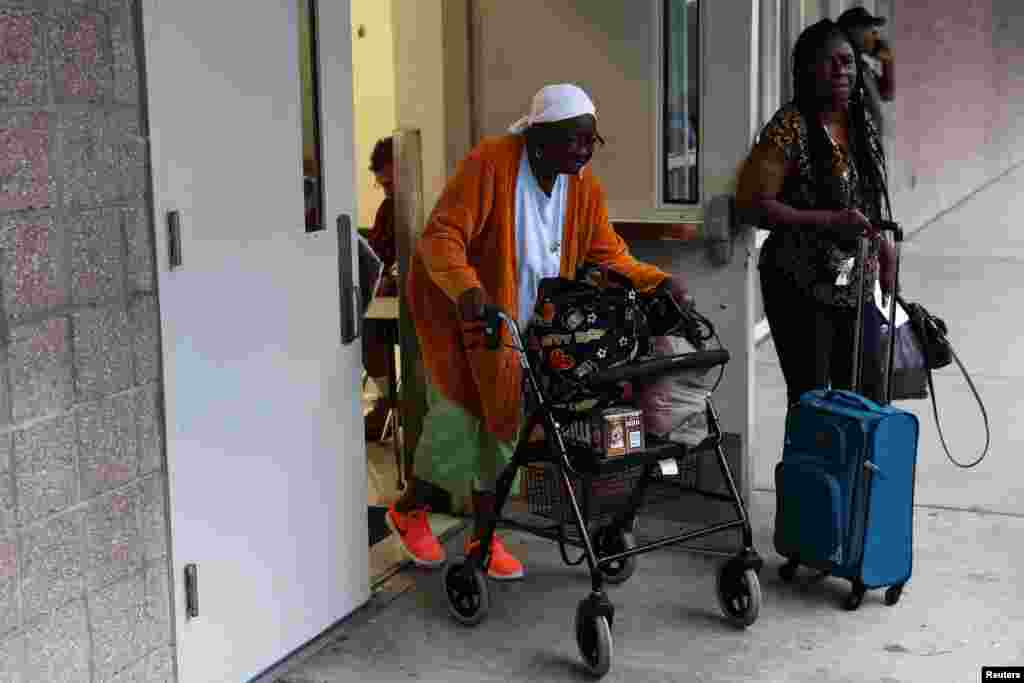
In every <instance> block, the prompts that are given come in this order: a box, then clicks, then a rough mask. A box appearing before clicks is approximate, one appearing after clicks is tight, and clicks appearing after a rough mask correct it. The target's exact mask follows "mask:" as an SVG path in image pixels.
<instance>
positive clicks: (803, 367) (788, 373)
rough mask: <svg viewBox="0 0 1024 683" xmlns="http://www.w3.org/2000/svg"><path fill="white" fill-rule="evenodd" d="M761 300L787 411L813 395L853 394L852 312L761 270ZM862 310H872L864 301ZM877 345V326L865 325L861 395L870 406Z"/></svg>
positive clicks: (877, 382)
mask: <svg viewBox="0 0 1024 683" xmlns="http://www.w3.org/2000/svg"><path fill="white" fill-rule="evenodd" d="M761 296H762V299H763V301H764V312H765V317H767V318H768V325H769V326H770V327H771V331H772V341H773V342H774V343H775V350H776V352H777V353H778V356H779V364H780V365H781V366H782V375H783V377H784V378H785V379H786V395H787V399H788V404H787V405H790V406H791V405H793V404H795V403H797V402H798V401H799V400H800V396H801V395H802V394H803V393H804V392H806V391H810V390H812V389H824V388H826V387H829V386H831V387H832V388H833V389H850V388H852V385H853V381H852V380H853V343H854V333H855V332H856V326H857V315H856V311H855V310H854V309H852V308H840V307H837V306H828V305H826V304H822V303H820V302H818V301H816V300H815V299H813V298H811V297H810V295H808V294H805V293H804V292H803V291H801V290H800V289H798V288H797V287H796V286H795V285H794V284H792V281H790V280H789V279H788V278H786V277H785V276H784V275H782V274H781V273H778V272H776V271H773V270H771V269H767V268H763V269H761ZM867 306H874V304H873V303H872V302H871V301H870V300H869V301H868V302H866V305H865V308H867ZM869 320H872V321H878V320H879V319H878V318H877V317H871V318H869ZM880 341H881V340H880V331H879V329H878V325H877V324H874V325H873V324H871V323H870V322H869V324H868V325H867V326H866V327H865V330H864V341H863V351H864V353H862V354H861V368H862V369H861V387H860V393H861V395H863V396H866V397H868V398H870V399H872V400H875V401H877V400H879V399H880V398H881V394H882V383H881V379H882V375H881V363H880V362H879V353H878V352H877V351H878V348H879V347H880Z"/></svg>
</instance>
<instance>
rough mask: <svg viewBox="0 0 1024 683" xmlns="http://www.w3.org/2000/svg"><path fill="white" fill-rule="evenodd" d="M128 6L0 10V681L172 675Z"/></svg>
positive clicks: (48, 1)
mask: <svg viewBox="0 0 1024 683" xmlns="http://www.w3.org/2000/svg"><path fill="white" fill-rule="evenodd" d="M139 36H140V31H139V18H138V7H137V3H136V0H0V683H29V682H32V683H37V682H38V683H42V682H44V681H45V682H47V683H51V682H52V683H57V682H65V681H66V682H68V683H72V682H79V681H84V682H89V683H106V682H114V681H117V682H118V683H127V682H129V681H132V682H135V681H147V682H149V681H157V682H162V681H172V680H173V679H174V674H173V664H172V663H173V651H172V647H171V642H172V628H171V623H172V622H171V607H170V605H171V601H170V594H171V589H170V582H169V576H170V574H169V563H168V529H167V523H166V493H165V487H166V478H165V458H164V452H163V436H162V433H161V425H162V418H161V417H160V414H161V413H160V406H161V405H162V398H161V393H160V381H159V380H160V372H159V370H160V365H159V346H158V344H159V336H158V335H159V327H158V325H159V318H158V312H157V299H156V281H155V268H154V254H153V243H152V225H151V222H150V216H151V213H150V209H149V206H150V204H149V201H148V174H147V166H146V164H147V159H146V142H145V135H146V132H145V127H144V126H145V124H144V120H143V110H142V108H141V102H142V100H141V95H142V93H141V91H140V79H139V57H140V52H141V49H140V46H139V45H140V43H139Z"/></svg>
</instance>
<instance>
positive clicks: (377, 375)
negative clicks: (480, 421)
mask: <svg viewBox="0 0 1024 683" xmlns="http://www.w3.org/2000/svg"><path fill="white" fill-rule="evenodd" d="M370 172H371V173H373V175H374V177H375V178H376V179H377V184H378V185H379V186H380V188H381V189H382V190H384V201H382V202H381V203H380V206H379V207H378V208H377V215H376V216H375V218H374V221H373V228H372V229H371V230H370V233H369V235H367V241H368V242H369V243H370V247H371V248H372V249H373V251H374V253H375V254H377V258H379V259H380V260H381V262H382V263H383V264H384V274H383V276H382V277H381V282H380V286H379V287H378V289H377V294H378V295H379V296H398V279H397V278H398V272H397V258H398V257H397V253H396V245H395V164H394V154H393V151H392V138H390V137H388V138H384V139H383V140H378V141H377V144H376V145H374V148H373V153H372V154H371V155H370ZM391 324H394V323H393V322H392V321H390V320H373V319H369V318H367V319H366V320H364V321H363V369H365V370H366V374H367V375H369V376H370V378H371V379H372V380H373V383H374V384H375V385H376V387H377V400H376V401H375V402H374V404H373V408H372V409H371V410H370V412H369V413H367V414H366V417H365V418H364V429H365V432H366V440H367V441H379V440H380V439H381V437H382V436H383V432H384V426H385V424H386V422H387V416H388V403H389V400H390V391H391V387H390V385H389V383H388V363H389V361H390V358H389V357H388V354H393V353H394V352H395V350H394V347H393V346H392V345H391V341H390V337H389V335H388V329H387V327H386V326H387V325H391Z"/></svg>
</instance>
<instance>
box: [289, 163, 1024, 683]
mask: <svg viewBox="0 0 1024 683" xmlns="http://www.w3.org/2000/svg"><path fill="white" fill-rule="evenodd" d="M1021 190H1024V168H1018V169H1016V170H1015V171H1013V172H1010V173H1008V174H1007V175H1005V176H1003V177H1002V178H1000V179H998V180H997V181H996V182H994V183H992V184H991V185H989V186H988V187H986V188H984V189H982V190H981V191H979V192H977V193H975V194H974V195H972V196H971V197H970V198H969V199H968V200H967V201H964V202H962V203H961V204H960V205H958V206H957V207H955V208H954V209H953V210H951V211H949V212H947V213H946V214H944V215H943V216H941V217H940V218H938V219H937V220H935V221H934V222H933V223H931V224H930V225H928V226H926V228H925V229H923V230H921V231H919V232H918V233H916V234H914V235H912V236H911V237H910V239H909V241H908V243H907V244H906V248H905V259H904V265H903V280H902V281H903V283H904V293H905V295H906V296H907V298H908V299H910V300H913V301H919V302H921V303H923V304H924V305H925V306H926V307H928V308H929V310H931V311H932V312H934V313H936V314H938V315H940V316H941V317H943V318H944V319H946V321H947V323H948V324H949V327H950V338H951V339H952V341H953V343H954V345H955V347H956V349H957V351H958V353H959V354H960V356H961V358H962V359H963V361H964V362H965V364H966V365H967V367H968V368H969V369H970V370H971V372H972V374H973V376H974V378H975V381H976V383H977V384H978V388H979V390H980V391H981V394H982V398H983V399H984V400H985V404H986V407H987V408H988V412H989V418H990V421H991V425H992V450H991V452H990V454H989V456H988V458H987V459H986V460H985V461H984V462H983V463H982V464H981V465H979V466H978V467H976V468H974V469H971V470H961V469H959V468H956V467H954V466H953V465H952V464H951V463H949V462H948V461H947V460H946V457H945V454H944V453H943V452H942V450H941V446H940V445H939V442H938V433H937V430H936V425H935V421H934V419H933V418H932V416H931V405H930V403H926V402H923V401H915V402H906V403H904V404H901V407H904V408H907V409H910V410H912V411H914V412H915V413H917V414H918V416H919V417H920V418H921V444H920V452H919V456H918V468H917V482H916V489H915V501H916V502H917V504H918V507H917V508H916V513H915V539H914V574H913V577H912V579H911V581H910V583H909V584H908V585H907V588H906V590H905V592H904V594H903V598H902V599H901V601H900V603H899V604H898V605H896V606H894V607H886V606H885V605H884V604H883V603H882V591H872V592H870V593H868V596H867V597H866V598H865V600H864V604H863V606H862V607H861V608H860V610H858V611H857V612H852V613H851V612H845V611H844V610H842V609H841V607H840V606H839V602H840V600H841V599H842V598H843V597H844V596H845V595H846V593H847V591H848V590H849V584H848V583H847V582H845V581H841V580H837V579H831V578H829V579H825V580H823V581H813V580H812V578H811V576H809V575H808V574H803V575H802V578H803V580H802V581H798V582H797V583H796V584H793V585H787V584H783V583H782V582H781V581H780V580H779V579H778V576H777V569H778V566H779V565H780V564H781V558H779V557H778V556H777V555H775V553H774V551H773V548H772V544H771V530H772V528H773V517H774V493H773V492H772V491H771V486H772V483H773V482H772V476H771V473H772V468H773V466H774V464H775V463H776V462H777V461H778V458H779V454H780V451H781V444H782V427H783V414H782V407H783V406H784V405H785V401H784V400H783V399H782V397H783V396H784V385H783V383H782V377H781V373H779V370H778V360H777V358H776V357H775V354H774V349H773V348H772V346H771V344H766V345H765V346H763V347H762V348H761V349H760V350H759V354H758V373H757V405H758V413H759V419H758V433H757V436H756V439H755V443H754V472H753V477H754V486H755V489H756V490H755V493H754V499H753V501H752V506H751V518H752V519H753V520H754V525H755V532H756V539H757V547H758V550H759V551H760V552H761V554H762V555H763V556H764V558H765V560H766V564H765V568H764V571H763V572H762V573H761V584H762V590H763V593H764V605H763V607H762V610H761V616H760V619H759V620H758V622H757V623H756V624H754V625H753V626H752V627H751V628H750V629H749V630H747V631H744V632H740V631H736V630H734V629H732V628H730V627H729V626H727V625H726V624H725V622H724V621H723V619H722V617H721V614H720V612H719V610H718V607H717V605H716V602H715V597H714V568H715V565H716V563H717V562H718V560H716V559H712V558H709V557H707V556H700V555H694V554H691V553H686V552H682V551H678V550H663V551H659V552H656V553H652V554H649V555H645V556H643V557H641V558H640V567H639V569H638V570H637V573H636V574H635V575H634V576H633V578H632V579H630V581H629V582H627V583H626V584H624V585H622V586H619V587H612V588H611V589H610V596H611V598H612V600H613V602H614V604H615V606H616V609H617V612H616V620H615V625H614V628H613V639H614V652H615V654H614V659H613V663H612V670H611V672H610V673H609V674H608V676H606V677H605V679H604V680H606V681H623V682H625V681H628V682H630V683H634V682H638V681H723V682H727V681H737V682H738V681H744V682H746V681H764V682H794V683H795V682H803V681H822V682H830V683H839V682H844V683H863V682H866V681H880V682H885V683H897V682H904V683H924V682H926V681H942V682H943V683H947V682H949V683H973V682H976V681H979V680H981V667H982V666H993V665H996V666H999V665H1016V666H1024V587H1022V579H1024V575H1022V574H1024V570H1022V566H1024V459H1022V458H1021V457H1020V456H1019V454H1020V451H1021V448H1020V446H1021V442H1022V441H1024V436H1022V434H1021V432H1020V428H1019V427H1017V426H1016V420H1015V417H1016V410H1017V404H1018V400H1017V397H1019V396H1021V395H1024V353H1022V349H1024V347H1022V344H1024V342H1022V340H1024V317H1022V316H1020V315H1019V314H1016V313H1015V312H1012V309H1013V308H1015V304H1016V302H1017V301H1018V300H1019V299H1020V298H1021V297H1020V294H1021V293H1022V292H1024V285H1022V284H1021V283H1022V282H1024V237H1022V236H1021V235H1022V233H1021V232H1020V231H1019V229H1018V225H1017V223H1018V220H1017V217H1018V216H1021V215H1024V192H1022V191H1021ZM957 372H958V371H957V370H956V369H955V368H947V369H945V370H943V371H941V372H939V373H937V374H936V378H935V379H936V388H937V395H938V402H939V410H940V416H941V418H942V423H943V429H944V431H945V433H946V437H947V440H948V441H949V443H950V446H951V448H953V449H954V455H955V456H956V457H957V458H958V459H959V460H961V461H969V460H971V459H973V457H974V456H975V455H976V453H977V449H978V448H979V447H980V446H981V444H982V443H983V439H984V431H983V429H982V425H981V420H980V416H979V413H978V409H977V406H976V405H975V404H974V403H973V398H972V397H971V396H970V394H969V392H968V390H967V388H966V385H965V384H964V383H963V380H962V378H959V377H958V376H957ZM509 545H510V546H511V547H512V548H514V550H515V552H517V553H519V554H520V555H521V556H522V558H523V559H524V561H525V562H526V563H527V570H528V575H527V579H526V581H524V582H522V583H519V584H516V585H495V584H492V593H491V595H492V603H493V606H492V609H491V614H490V617H489V619H488V620H486V621H485V622H484V623H482V624H481V625H479V626H478V627H476V628H474V629H467V628H463V627H461V626H459V625H457V624H456V623H455V622H453V621H452V619H451V618H450V617H449V616H448V614H447V608H446V604H445V599H444V596H443V595H442V593H441V590H440V581H441V576H440V574H439V573H435V574H428V573H421V572H418V571H409V572H404V573H403V574H401V575H399V576H397V577H395V578H394V579H393V580H392V581H391V583H390V584H389V585H387V586H385V588H384V589H383V590H382V591H381V592H379V593H378V594H377V595H376V596H375V598H374V599H373V600H372V601H371V603H370V604H369V605H368V606H367V607H366V608H365V609H364V610H362V611H360V612H359V613H357V614H356V615H355V616H354V617H353V618H352V619H351V620H350V621H349V622H347V623H346V624H344V625H343V626H341V627H339V628H338V629H336V631H335V632H333V633H331V634H329V635H328V636H327V637H326V638H325V639H324V641H323V642H325V643H326V644H327V645H326V647H324V648H323V649H322V650H320V652H319V654H316V655H314V656H312V657H311V658H310V659H307V660H305V661H304V662H302V663H300V664H298V665H296V667H295V668H294V669H293V670H292V671H291V672H290V673H287V674H285V675H283V676H282V677H280V678H279V683H341V682H347V681H354V680H365V681H407V680H419V681H438V682H441V681H445V682H452V683H458V682H461V681H466V682H467V683H468V682H469V681H473V682H474V683H475V682H477V681H506V680H509V681H527V680H533V681H542V682H543V681H575V680H586V677H585V676H584V674H583V673H582V671H581V669H580V667H579V655H578V653H577V651H576V644H575V639H574V635H573V631H572V624H573V617H574V614H575V609H576V605H577V603H578V602H579V600H580V599H582V598H583V597H585V596H586V595H587V593H588V590H589V580H588V575H587V572H586V571H585V570H583V569H582V568H580V567H566V566H564V564H563V563H562V561H561V558H560V556H559V553H558V549H557V547H556V545H555V544H554V543H551V542H549V541H545V540H543V539H536V538H533V537H528V536H523V535H519V534H511V535H510V536H509ZM448 547H449V554H450V555H452V556H458V555H460V554H461V547H462V538H461V535H460V536H458V537H456V538H454V539H452V540H451V541H450V542H449V543H448Z"/></svg>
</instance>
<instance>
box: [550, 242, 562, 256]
mask: <svg viewBox="0 0 1024 683" xmlns="http://www.w3.org/2000/svg"><path fill="white" fill-rule="evenodd" d="M561 248H562V243H561V241H558V242H552V243H551V253H552V254H557V253H558V250H559V249H561Z"/></svg>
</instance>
